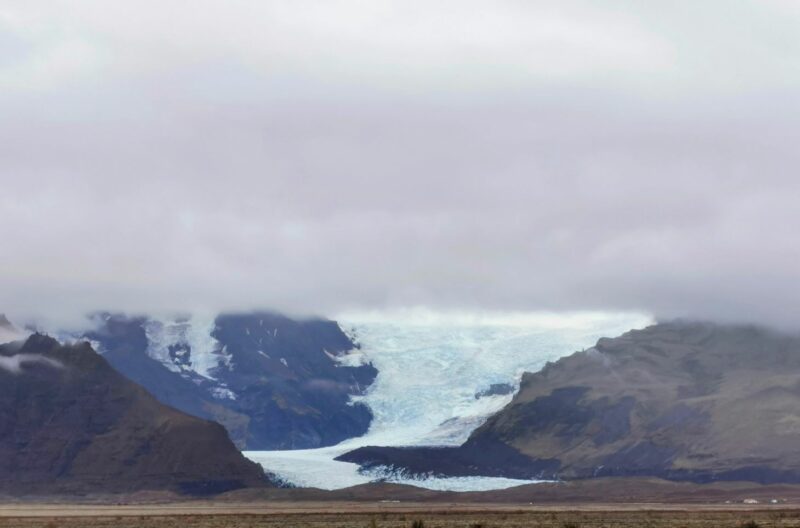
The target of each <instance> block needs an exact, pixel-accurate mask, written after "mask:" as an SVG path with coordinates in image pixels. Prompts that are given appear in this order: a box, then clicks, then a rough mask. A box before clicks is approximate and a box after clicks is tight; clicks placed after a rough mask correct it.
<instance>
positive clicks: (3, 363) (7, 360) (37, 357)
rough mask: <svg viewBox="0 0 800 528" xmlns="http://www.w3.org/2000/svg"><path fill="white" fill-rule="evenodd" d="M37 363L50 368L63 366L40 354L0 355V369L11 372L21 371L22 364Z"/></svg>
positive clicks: (17, 372)
mask: <svg viewBox="0 0 800 528" xmlns="http://www.w3.org/2000/svg"><path fill="white" fill-rule="evenodd" d="M30 363H38V364H40V365H46V366H48V367H52V368H64V365H63V364H62V363H61V362H59V361H56V360H55V359H51V358H48V357H45V356H42V355H41V354H15V355H13V356H0V370H5V371H7V372H10V373H11V374H19V373H21V372H22V366H23V365H24V364H30Z"/></svg>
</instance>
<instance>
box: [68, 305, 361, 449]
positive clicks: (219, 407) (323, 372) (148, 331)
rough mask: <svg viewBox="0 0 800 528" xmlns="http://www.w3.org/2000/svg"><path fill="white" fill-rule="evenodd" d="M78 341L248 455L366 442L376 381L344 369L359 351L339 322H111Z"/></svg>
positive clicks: (120, 318)
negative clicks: (360, 400)
mask: <svg viewBox="0 0 800 528" xmlns="http://www.w3.org/2000/svg"><path fill="white" fill-rule="evenodd" d="M96 322H97V323H98V324H97V327H96V329H94V330H93V331H91V332H85V333H82V334H81V335H80V336H79V337H82V338H86V339H89V340H91V341H92V342H93V343H94V344H95V345H96V347H97V348H98V350H99V351H100V353H101V354H103V356H104V357H105V358H106V359H107V360H108V361H109V363H111V364H112V365H113V366H114V368H116V369H117V370H118V371H119V372H121V373H123V374H125V375H126V376H127V377H129V378H130V379H132V380H134V381H136V382H137V383H139V384H141V385H142V386H144V387H145V388H146V389H147V390H149V391H150V392H151V393H152V394H153V395H155V396H156V398H158V399H159V400H160V401H161V402H163V403H166V404H168V405H171V406H173V407H175V408H177V409H180V410H182V411H184V412H187V413H189V414H192V415H195V416H199V417H202V418H207V419H213V420H215V421H217V422H219V423H221V424H223V425H224V426H225V427H226V428H227V430H228V432H229V434H230V436H231V438H232V439H233V440H234V442H235V443H236V445H237V446H239V447H240V448H242V449H251V450H268V449H300V448H312V447H320V446H327V445H333V444H336V443H338V442H340V441H342V440H344V439H346V438H351V437H354V436H359V435H362V434H364V433H365V432H366V431H367V429H368V427H369V424H370V421H371V419H372V414H371V412H370V411H369V409H368V408H367V407H366V406H365V405H363V404H352V403H351V401H350V399H351V396H353V395H357V394H361V393H363V391H364V390H366V388H367V387H368V386H369V385H370V384H371V383H372V381H373V380H374V379H375V376H376V374H377V371H376V370H375V368H374V367H373V366H372V365H369V364H364V365H362V364H352V365H349V364H348V365H349V366H348V365H345V364H343V363H342V361H341V358H342V356H343V355H346V354H347V353H348V352H350V351H352V350H353V349H354V348H355V344H354V343H353V342H352V341H351V340H350V339H349V338H348V337H347V336H346V335H345V334H344V333H343V332H342V331H341V329H340V328H339V326H338V325H337V324H336V323H335V322H333V321H327V320H321V319H310V320H293V319H290V318H287V317H284V316H281V315H277V314H274V313H265V312H257V313H244V314H223V315H219V316H217V317H216V318H210V319H206V320H202V319H198V318H191V317H189V318H185V319H175V320H159V319H155V318H148V317H127V316H124V315H111V314H105V315H102V316H98V317H97V318H96Z"/></svg>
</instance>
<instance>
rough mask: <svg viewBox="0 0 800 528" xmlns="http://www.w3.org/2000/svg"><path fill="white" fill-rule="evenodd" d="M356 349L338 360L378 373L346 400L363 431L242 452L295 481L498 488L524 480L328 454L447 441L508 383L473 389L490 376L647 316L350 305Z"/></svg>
mask: <svg viewBox="0 0 800 528" xmlns="http://www.w3.org/2000/svg"><path fill="white" fill-rule="evenodd" d="M337 320H338V321H339V324H340V325H341V327H342V329H343V330H344V331H345V332H347V333H348V334H349V335H350V336H351V337H352V339H353V340H354V341H355V342H357V343H358V344H359V346H360V347H359V348H357V349H355V350H353V351H352V352H351V353H350V354H348V355H346V356H344V357H342V358H340V361H341V362H342V364H347V365H351V364H360V363H363V362H372V363H373V365H374V366H375V367H376V368H377V369H378V376H377V378H376V380H375V382H374V383H373V384H372V385H371V386H370V388H369V389H368V390H367V392H366V393H365V394H364V395H362V396H358V397H354V398H353V400H354V401H361V402H363V403H365V404H366V405H368V406H369V407H370V409H371V410H372V412H373V415H374V418H373V421H372V424H371V425H370V429H369V431H368V432H367V434H366V435H364V436H361V437H358V438H351V439H349V440H346V441H344V442H342V443H340V444H338V445H336V446H333V447H326V448H320V449H306V450H294V451H247V452H245V455H246V456H247V457H249V458H250V459H252V460H254V461H255V462H258V463H260V464H261V465H262V466H263V467H264V468H265V470H267V471H268V472H270V473H271V474H272V475H274V476H275V477H276V478H277V479H278V480H280V481H282V482H284V483H286V484H290V485H294V486H303V487H315V488H321V489H340V488H344V487H348V486H354V485H357V484H364V483H367V482H373V481H390V482H397V483H404V484H413V485H415V486H419V487H424V488H429V489H436V490H450V491H483V490H490V489H502V488H508V487H511V486H517V485H521V484H527V483H529V482H530V481H521V480H515V479H504V478H488V477H461V478H440V477H437V476H430V477H429V478H423V479H409V478H404V477H402V476H398V475H396V474H394V473H392V472H386V473H381V472H380V471H372V472H363V471H359V468H358V466H357V465H355V464H351V463H347V462H339V461H336V460H334V458H336V457H337V456H339V455H341V454H343V453H346V452H347V451H350V450H353V449H355V448H357V447H362V446H367V445H375V446H419V445H437V446H455V445H459V444H461V443H463V442H464V441H465V440H466V439H467V438H468V437H469V435H470V433H471V432H472V431H473V430H474V429H475V428H477V427H479V426H480V425H481V424H482V423H483V422H484V421H485V420H486V419H487V418H488V417H489V416H490V415H491V414H493V413H495V412H497V411H499V410H500V409H502V408H503V407H504V406H505V405H507V404H508V403H509V402H510V401H511V399H512V397H513V392H512V393H508V394H495V395H487V396H480V393H481V392H482V391H486V389H488V388H489V387H490V386H491V385H493V384H511V385H512V386H514V387H515V388H517V387H518V385H519V382H520V379H521V376H522V373H523V372H526V371H529V372H535V371H538V370H540V369H541V368H542V367H543V366H544V365H545V364H546V363H547V362H548V361H555V360H557V359H558V358H560V357H563V356H565V355H569V354H571V353H573V352H575V351H579V350H583V349H586V348H589V347H591V346H593V345H594V344H595V342H596V341H597V340H598V339H599V338H601V337H613V336H617V335H619V334H622V333H624V332H626V331H628V330H631V329H637V328H643V327H645V326H647V325H649V324H652V322H653V321H652V318H651V317H650V316H649V315H645V314H639V313H605V312H604V313H596V312H581V313H567V314H554V313H452V312H450V313H441V312H434V311H430V310H403V311H392V312H367V313H348V314H342V315H340V316H339V317H337Z"/></svg>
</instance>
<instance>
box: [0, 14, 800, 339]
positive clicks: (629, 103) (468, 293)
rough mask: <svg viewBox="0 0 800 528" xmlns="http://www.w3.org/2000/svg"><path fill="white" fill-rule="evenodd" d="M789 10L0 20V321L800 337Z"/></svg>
mask: <svg viewBox="0 0 800 528" xmlns="http://www.w3.org/2000/svg"><path fill="white" fill-rule="evenodd" d="M798 27H800V3H798V2H796V1H794V0H753V1H743V0H706V1H703V2H697V1H684V0H675V1H670V2H657V1H634V0H630V1H623V0H620V1H607V0H595V1H586V2H582V1H573V0H556V1H535V0H527V1H522V0H492V1H478V0H439V1H430V0H424V1H417V0H405V1H382V0H370V1H357V0H351V1H337V0H328V1H311V0H287V1H274V0H264V1H255V0H252V1H239V0H227V1H221V0H218V1H209V0H192V1H176V0H158V1H151V0H139V1H137V2H129V1H124V2H123V1H114V0H97V1H86V0H70V1H58V0H50V1H37V0H19V1H18V0H0V305H2V306H0V311H6V312H7V313H9V314H14V313H25V314H50V315H53V314H74V313H78V312H82V311H88V310H95V309H114V310H117V309H119V310H126V311H148V310H232V309H250V308H272V309H277V310H283V311H288V312H291V313H304V314H306V313H307V314H312V313H313V314H323V315H332V314H336V313H339V312H342V311H345V310H354V309H364V310H390V309H395V308H399V307H400V308H401V307H406V306H424V307H428V308H431V309H441V310H471V309H480V310H505V311H529V310H547V311H571V310H626V311H628V310H632V311H644V312H647V313H651V314H654V315H655V316H656V317H660V318H671V317H695V318H704V319H714V320H737V321H749V322H758V323H766V324H771V325H778V326H787V327H795V326H796V325H797V316H796V314H797V313H800V286H798V285H800V266H798V262H800V243H798V238H797V230H798V226H800V207H798V201H800V200H798V198H800V178H798V177H797V175H796V170H797V167H798V161H800V148H798V145H797V138H798V125H800V104H799V103H800V101H799V100H798V99H799V98H800V90H798V88H800V31H798Z"/></svg>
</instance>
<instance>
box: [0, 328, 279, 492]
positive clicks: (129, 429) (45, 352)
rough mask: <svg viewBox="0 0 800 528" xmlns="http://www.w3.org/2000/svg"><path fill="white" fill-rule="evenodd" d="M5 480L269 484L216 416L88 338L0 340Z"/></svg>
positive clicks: (165, 485) (84, 486)
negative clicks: (150, 381) (129, 368)
mask: <svg viewBox="0 0 800 528" xmlns="http://www.w3.org/2000/svg"><path fill="white" fill-rule="evenodd" d="M0 358H4V359H6V360H14V359H16V361H15V363H16V364H17V365H18V366H19V368H17V369H14V368H8V367H7V366H6V367H4V366H3V363H0V490H2V491H3V492H6V493H13V494H24V493H68V494H75V493H92V492H97V491H98V490H103V492H115V493H116V492H128V491H139V490H171V491H176V492H179V493H187V494H199V495H204V494H214V493H220V492H224V491H229V490H232V489H237V488H243V487H263V486H265V485H267V480H266V477H265V476H264V473H263V471H262V470H261V468H260V467H259V466H258V465H257V464H254V463H253V462H250V461H249V460H247V459H245V458H244V457H243V456H242V454H241V453H239V451H238V450H237V449H236V448H235V446H234V445H233V443H232V442H231V441H230V439H229V438H228V435H227V433H226V431H225V430H224V428H223V427H222V426H220V425H219V424H217V423H214V422H209V421H205V420H201V419H198V418H195V417H193V416H190V415H188V414H185V413H182V412H180V411H178V410H175V409H172V408H170V407H167V406H165V405H163V404H162V403H160V402H158V401H157V400H156V399H155V398H153V397H152V396H151V395H150V394H149V393H148V392H147V391H146V390H145V389H144V388H142V387H141V386H139V385H137V384H135V383H134V382H132V381H130V380H128V379H127V378H126V377H124V376H123V375H122V374H119V373H118V372H117V371H115V370H114V369H113V368H112V367H111V366H110V365H109V364H108V362H107V361H106V360H105V359H103V358H102V357H101V356H100V355H98V354H96V353H95V352H94V350H92V348H91V346H90V345H89V344H88V343H85V342H83V343H76V344H72V345H61V344H59V343H58V342H57V341H56V340H55V339H53V338H51V337H48V336H44V335H41V334H34V335H32V336H30V337H29V338H27V339H26V340H25V341H17V342H13V343H9V344H5V345H1V346H0Z"/></svg>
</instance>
